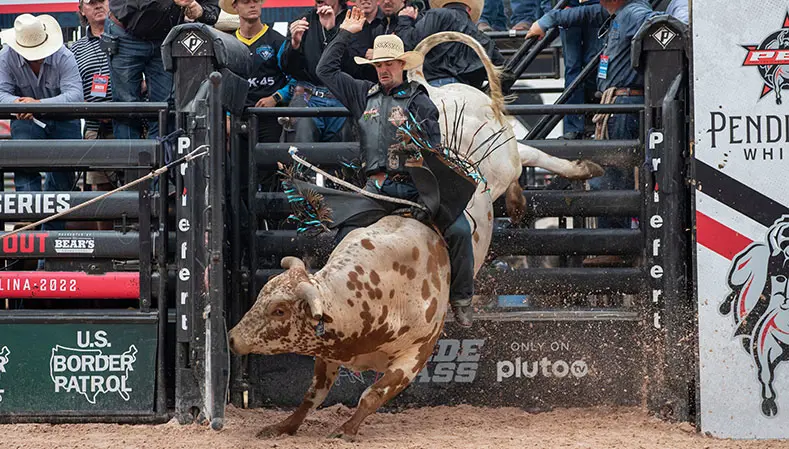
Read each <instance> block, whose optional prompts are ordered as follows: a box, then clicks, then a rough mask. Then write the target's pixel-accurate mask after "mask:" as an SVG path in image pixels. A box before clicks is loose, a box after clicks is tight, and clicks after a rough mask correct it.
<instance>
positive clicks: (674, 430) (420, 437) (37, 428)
mask: <svg viewBox="0 0 789 449" xmlns="http://www.w3.org/2000/svg"><path fill="white" fill-rule="evenodd" d="M350 413H351V410H349V409H348V408H345V407H342V406H333V407H329V408H326V409H323V410H320V411H318V412H317V413H315V414H313V415H311V416H309V417H308V418H307V421H306V422H305V423H304V425H303V426H302V428H301V429H300V431H299V433H298V434H297V435H296V436H282V437H277V438H273V439H264V440H259V439H256V438H255V433H256V432H257V431H258V430H259V429H260V428H261V427H262V426H264V425H267V424H270V423H273V422H275V421H276V420H279V419H281V418H283V417H284V416H286V412H281V411H273V410H265V411H261V410H240V409H235V408H232V407H231V408H229V409H228V412H227V420H226V425H225V429H224V430H222V431H221V432H214V431H211V430H209V429H207V428H203V427H200V426H197V425H191V426H180V425H178V424H177V423H176V422H175V421H171V422H169V423H167V424H163V425H158V426H148V425H146V426H130V425H114V424H79V425H77V424H68V425H57V426H53V425H44V424H15V425H4V426H0V447H2V448H24V449H28V448H111V449H125V448H184V449H186V448H188V449H193V448H210V449H241V448H278V449H296V448H299V449H301V448H303V449H312V448H371V449H383V448H386V449H405V448H409V449H410V448H431V449H432V448H437V449H455V448H457V449H461V448H463V449H466V448H471V449H475V448H495V449H503V448H546V449H553V448H590V449H592V448H594V449H600V448H617V449H619V448H643V449H652V448H655V449H658V448H660V449H690V448H694V449H705V448H725V449H729V448H731V449H734V448H754V449H755V448H760V449H777V448H787V449H789V441H769V442H765V441H761V442H760V441H747V442H744V441H731V440H718V439H714V438H710V437H706V436H704V435H700V434H698V433H696V431H695V430H694V428H693V427H692V426H691V425H690V424H687V423H686V424H670V423H666V422H663V421H660V420H658V419H655V418H652V417H650V416H649V415H647V414H646V413H645V412H643V411H641V410H640V409H637V408H616V409H613V408H596V409H563V410H555V411H551V412H545V413H538V414H530V413H527V412H524V411H522V410H520V409H516V408H500V409H486V408H476V407H470V406H460V407H435V408H422V409H413V410H407V411H404V412H401V413H394V414H392V413H380V414H377V415H374V416H372V417H370V418H368V419H367V421H366V423H365V425H364V426H363V427H362V429H361V431H360V435H359V436H358V437H357V441H355V442H347V441H342V440H327V439H326V435H328V434H329V433H330V432H331V431H332V430H334V428H335V427H337V426H338V425H339V424H341V423H342V422H343V421H344V420H345V419H346V418H347V417H348V416H350Z"/></svg>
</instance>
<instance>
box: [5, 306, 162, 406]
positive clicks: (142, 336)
mask: <svg viewBox="0 0 789 449" xmlns="http://www.w3.org/2000/svg"><path fill="white" fill-rule="evenodd" d="M155 374H156V323H155V322H152V323H146V324H37V323H36V324H33V323H31V324H0V415H5V414H24V415H39V414H58V413H59V412H61V413H63V412H65V413H68V414H75V413H76V414H84V415H106V414H124V413H134V414H137V413H141V412H152V411H153V407H154V390H155V388H154V385H155Z"/></svg>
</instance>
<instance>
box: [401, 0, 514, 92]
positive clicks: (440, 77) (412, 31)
mask: <svg viewBox="0 0 789 449" xmlns="http://www.w3.org/2000/svg"><path fill="white" fill-rule="evenodd" d="M483 3H484V2H483V0H430V8H431V9H430V10H428V11H427V12H425V13H424V14H423V15H422V16H421V17H419V16H418V14H419V11H417V9H416V8H414V7H413V6H406V7H405V8H403V10H402V11H400V13H399V17H398V22H397V30H396V32H395V34H397V36H398V37H399V38H400V39H402V40H403V43H404V44H405V48H406V49H407V50H413V49H414V48H415V47H416V46H417V44H419V42H421V41H422V40H423V39H425V38H426V37H428V36H430V35H431V34H436V33H440V32H442V31H457V32H460V33H463V34H467V35H469V36H471V37H473V38H474V39H476V40H477V41H478V42H479V43H480V44H482V46H483V47H484V48H485V51H486V52H487V54H488V56H490V59H491V61H493V64H495V65H502V64H504V57H503V56H502V55H501V53H500V52H499V50H498V48H496V43H495V42H493V40H492V39H491V38H489V37H488V36H486V35H485V33H483V32H481V31H479V30H478V29H477V26H476V25H475V23H476V21H477V20H479V16H480V13H481V11H482V5H483ZM417 18H419V20H417ZM424 72H425V79H427V82H428V83H430V85H431V86H435V87H439V86H443V85H444V84H451V83H458V82H460V83H464V84H469V85H471V86H474V87H477V88H481V87H482V85H483V83H484V82H485V81H486V80H487V79H488V78H487V73H486V72H485V67H484V66H483V65H482V61H480V59H479V57H477V55H476V53H474V50H472V49H471V47H469V46H467V45H465V44H461V43H459V42H453V43H447V44H442V45H440V46H438V47H436V48H434V49H433V50H432V51H431V52H430V53H428V54H427V56H426V57H425V65H424Z"/></svg>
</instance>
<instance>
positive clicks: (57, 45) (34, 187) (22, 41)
mask: <svg viewBox="0 0 789 449" xmlns="http://www.w3.org/2000/svg"><path fill="white" fill-rule="evenodd" d="M0 38H2V40H3V44H5V46H4V47H3V49H2V51H0V67H2V68H3V69H2V70H0V103H81V102H82V101H83V96H82V82H81V80H80V76H79V69H78V68H77V60H76V59H75V58H74V54H73V53H71V51H69V50H68V49H67V48H66V47H65V46H64V45H63V33H62V32H61V31H60V26H59V25H58V22H57V20H55V19H54V18H53V17H52V16H49V15H40V16H38V17H34V16H32V15H30V14H22V15H20V16H19V17H17V18H16V20H15V21H14V28H11V29H8V30H4V31H2V32H0ZM11 138H12V139H82V134H81V131H80V122H79V120H38V119H37V118H36V117H34V116H33V114H30V113H22V114H17V119H16V120H12V121H11ZM74 181H75V179H74V173H73V172H66V171H59V172H52V173H47V174H46V181H45V183H44V188H45V190H48V191H68V190H71V189H72V188H73V185H74ZM14 185H15V186H16V190H17V191H19V192H22V191H34V192H37V191H41V173H39V172H37V171H24V170H19V171H16V172H14ZM42 228H43V229H64V227H63V223H62V222H51V223H47V224H45V225H44V226H43V227H42Z"/></svg>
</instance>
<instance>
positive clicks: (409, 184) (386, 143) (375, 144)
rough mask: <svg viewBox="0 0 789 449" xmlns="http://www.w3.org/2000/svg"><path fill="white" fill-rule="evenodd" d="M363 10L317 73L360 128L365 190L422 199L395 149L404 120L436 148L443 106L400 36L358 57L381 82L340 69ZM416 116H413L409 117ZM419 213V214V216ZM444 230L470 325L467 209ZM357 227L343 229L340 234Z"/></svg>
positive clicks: (462, 313)
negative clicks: (415, 78)
mask: <svg viewBox="0 0 789 449" xmlns="http://www.w3.org/2000/svg"><path fill="white" fill-rule="evenodd" d="M364 23H365V16H364V14H363V13H362V12H361V11H360V10H358V9H356V8H354V9H353V10H351V12H350V13H349V14H348V15H347V17H346V19H345V21H344V22H343V23H342V25H341V26H340V31H339V32H338V34H337V37H336V38H335V39H334V41H332V43H331V44H329V47H328V48H327V49H326V52H325V53H324V54H323V56H322V57H321V60H320V63H319V64H318V70H317V73H318V75H319V76H320V77H321V79H322V80H324V82H325V83H326V86H328V87H329V89H331V91H332V93H334V95H335V96H336V97H337V99H338V100H339V101H341V102H342V104H343V105H345V107H347V108H348V110H349V111H350V112H351V117H352V118H353V120H355V121H356V123H357V125H358V127H359V135H360V150H361V153H362V159H363V160H364V161H365V167H364V170H365V175H366V176H367V178H368V181H367V185H366V187H365V190H368V191H371V192H373V193H377V194H382V195H386V196H391V197H395V198H400V199H404V200H409V201H419V198H420V194H419V190H417V186H416V184H415V180H414V179H412V178H411V177H410V176H409V175H408V171H407V169H406V166H405V161H404V160H402V161H401V159H404V158H402V157H400V156H398V155H397V154H396V153H394V152H392V150H391V147H395V148H397V147H398V146H399V145H400V143H399V140H398V137H397V132H398V127H399V126H401V125H402V124H403V123H404V122H405V121H407V120H409V121H413V122H415V123H418V124H419V125H420V126H421V127H422V129H424V130H425V134H426V139H428V140H429V141H430V144H431V145H432V146H434V147H435V146H438V145H440V143H441V128H440V126H439V124H438V109H437V108H436V106H435V104H433V102H432V101H431V100H430V98H429V97H428V96H427V93H426V92H425V90H424V88H422V87H420V86H419V85H418V84H416V83H408V82H407V81H404V70H409V69H412V68H415V67H418V66H420V65H422V62H423V58H422V55H421V54H420V53H417V52H412V51H411V52H406V51H405V50H404V47H403V42H402V41H401V40H400V38H398V37H397V36H393V35H384V36H378V37H377V38H376V39H375V43H374V45H373V52H372V58H371V59H366V58H360V57H357V58H355V60H356V63H357V64H371V65H374V66H375V70H376V72H377V74H378V82H377V83H373V82H370V81H367V80H358V79H354V78H353V77H351V76H350V75H348V74H347V73H344V72H342V70H341V57H342V55H343V54H344V53H345V52H346V51H347V47H348V45H349V44H350V43H351V41H352V40H353V39H354V37H355V35H356V34H357V33H359V32H360V31H361V30H362V29H363V28H364ZM409 116H411V117H412V118H410V119H409V118H408V117H409ZM415 216H416V214H415ZM450 220H451V221H450V223H451V224H449V225H448V227H447V228H446V230H445V231H444V238H445V239H446V242H447V245H448V247H449V248H448V249H449V259H450V260H449V263H450V266H451V280H450V291H449V303H450V305H451V306H452V311H453V313H454V314H455V320H456V321H457V323H458V324H459V325H461V326H463V327H469V326H471V320H472V312H471V299H472V296H473V294H474V249H473V243H472V240H471V226H470V225H469V222H468V221H467V220H466V217H465V214H464V213H463V211H462V210H461V211H459V214H458V215H457V216H456V217H450ZM351 229H352V228H351V227H350V226H347V227H345V228H343V229H341V230H340V232H339V233H338V234H339V235H338V238H339V239H341V238H342V236H344V235H347V233H348V232H350V230H351Z"/></svg>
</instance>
